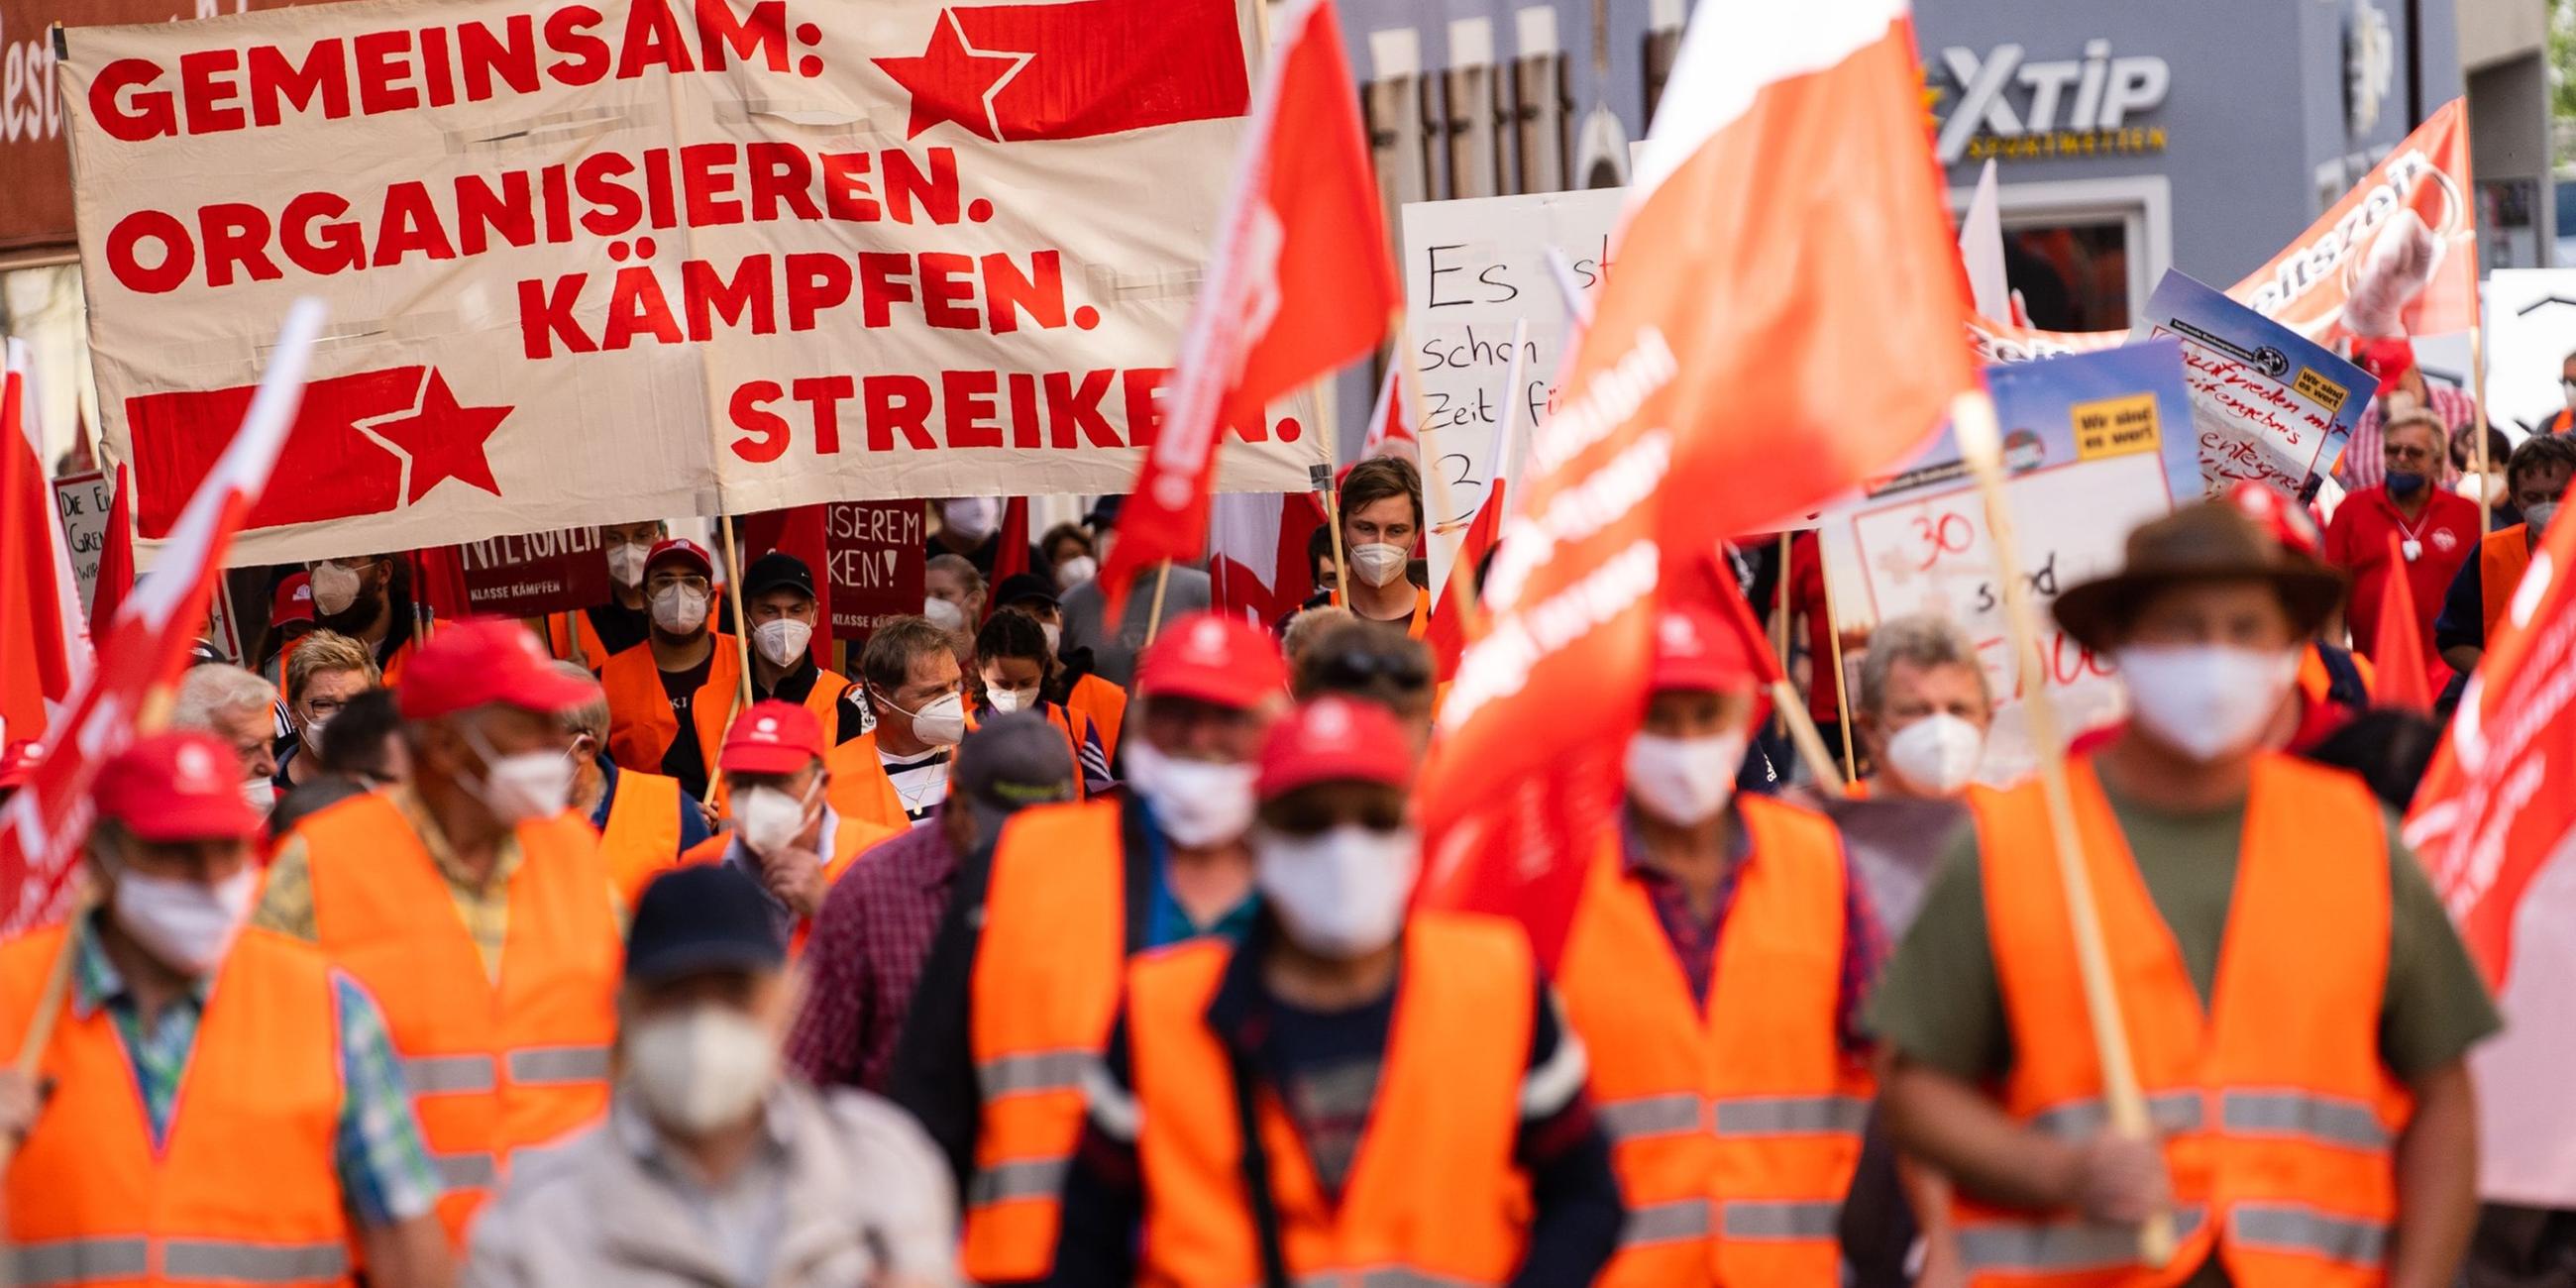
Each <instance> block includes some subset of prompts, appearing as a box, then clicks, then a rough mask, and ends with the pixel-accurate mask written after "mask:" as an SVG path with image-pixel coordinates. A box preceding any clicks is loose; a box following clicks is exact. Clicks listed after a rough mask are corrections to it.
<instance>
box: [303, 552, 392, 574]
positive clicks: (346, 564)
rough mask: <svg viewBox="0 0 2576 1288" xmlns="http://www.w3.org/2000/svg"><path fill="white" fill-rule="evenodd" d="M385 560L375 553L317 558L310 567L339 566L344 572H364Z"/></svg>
mask: <svg viewBox="0 0 2576 1288" xmlns="http://www.w3.org/2000/svg"><path fill="white" fill-rule="evenodd" d="M383 562H384V560H383V559H381V558H379V557H377V556H374V555H360V556H358V557H356V558H350V559H319V560H315V561H314V562H313V563H312V564H311V565H309V567H310V568H312V569H316V570H318V569H322V568H337V569H340V570H341V571H343V572H364V571H366V570H367V569H369V568H372V567H375V566H376V565H377V564H380V563H383Z"/></svg>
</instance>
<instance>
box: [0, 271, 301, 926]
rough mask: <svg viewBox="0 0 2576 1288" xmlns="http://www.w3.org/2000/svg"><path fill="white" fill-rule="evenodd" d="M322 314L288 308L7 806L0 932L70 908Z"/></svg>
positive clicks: (208, 595)
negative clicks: (105, 789) (86, 849)
mask: <svg viewBox="0 0 2576 1288" xmlns="http://www.w3.org/2000/svg"><path fill="white" fill-rule="evenodd" d="M322 317H323V308H322V305H321V304H320V303H319V302H317V301H313V300H309V299H308V300H300V301H298V302H297V303H296V305H295V307H294V309H293V310H292V311H291V312H289V313H288V314H287V318H286V325H285V327H284V329H283V331H282V332H281V334H280V335H279V336H278V341H277V347H276V348H275V350H273V351H272V353H271V354H270V357H269V365H268V373H267V375H266V376H265V377H263V378H262V379H261V381H260V388H259V394H258V396H257V397H255V398H253V399H252V400H251V401H250V404H249V407H248V409H247V411H246V413H245V414H244V416H243V419H242V424H241V430H240V432H239V433H237V434H235V435H233V439H232V445H231V446H229V447H227V448H225V449H224V454H223V456H222V457H221V458H220V459H218V460H217V461H216V462H215V463H214V467H213V468H212V469H211V470H209V471H208V472H207V473H206V477H205V481H204V482H203V483H202V484H200V485H199V486H198V488H197V494H196V495H195V496H194V497H193V498H191V499H190V500H189V502H188V505H187V508H186V509H185V510H183V511H181V512H180V515H179V518H178V522H177V523H176V524H175V525H173V526H172V528H171V529H170V536H169V539H168V540H167V541H166V542H164V543H163V544H162V546H161V551H160V555H159V557H158V558H157V559H155V560H154V562H153V565H152V576H151V577H149V578H147V579H145V580H144V581H143V582H142V583H141V584H140V585H138V586H136V587H135V588H134V593H132V594H131V595H128V596H127V597H126V599H125V602H124V603H123V604H122V605H121V606H120V607H119V608H118V610H117V615H116V618H115V620H114V621H112V622H111V623H109V625H108V629H107V634H106V636H105V639H104V642H103V644H102V646H101V648H100V650H99V657H98V665H97V667H96V668H95V669H93V670H92V671H91V672H90V674H89V677H88V679H87V680H86V681H85V682H84V683H82V684H81V685H80V686H79V688H78V690H77V691H76V692H75V693H74V694H73V695H72V699H71V702H70V703H69V704H68V706H67V708H66V713H65V718H64V723H63V728H64V729H65V731H66V732H65V733H64V734H63V735H62V736H60V737H56V738H52V739H48V740H47V742H46V752H45V760H44V763H43V764H41V765H38V766H37V767H36V772H35V774H34V776H33V777H32V778H30V779H29V780H28V782H27V785H26V786H25V787H24V788H23V789H21V790H20V791H19V792H18V794H17V795H15V796H12V797H10V798H9V802H8V804H7V805H5V806H0V935H11V934H16V933H18V932H19V931H22V930H26V929H28V928H30V927H33V926H39V925H43V924H45V923H46V922H48V921H52V920H54V919H56V918H58V917H60V916H62V915H63V909H64V905H65V903H66V902H67V900H68V899H69V896H70V889H71V881H70V877H71V874H72V869H73V866H74V859H75V858H76V857H77V856H78V854H79V852H80V845H81V841H82V839H83V838H84V837H85V836H86V835H87V833H88V831H89V822H90V800H89V789H90V782H91V780H92V779H93V778H95V777H96V776H97V772H98V767H99V765H101V764H102V763H104V762H105V761H106V760H107V759H108V758H109V757H111V756H114V755H115V754H116V753H117V752H119V751H122V750H123V749H124V748H125V747H126V746H127V745H128V744H130V743H131V742H133V741H134V737H135V735H136V733H137V732H139V731H140V730H141V729H142V728H145V727H150V726H157V725H158V724H159V723H160V721H161V718H162V714H163V712H164V711H165V710H166V707H167V704H168V702H169V696H170V690H171V688H172V687H173V686H174V685H176V683H177V682H178V678H179V673H180V672H181V671H182V670H184V669H186V667H187V664H188V652H189V646H190V645H192V644H194V643H195V642H196V639H197V632H198V630H199V628H201V627H202V626H204V625H205V621H206V610H207V607H208V605H209V604H210V603H211V602H212V601H213V598H214V594H215V586H216V584H217V583H219V582H221V581H222V580H223V572H224V554H225V551H226V550H227V549H228V548H229V547H230V546H231V544H232V538H233V534H234V533H235V532H237V531H239V530H240V528H241V526H242V521H243V519H244V518H245V517H246V516H247V515H249V513H250V511H251V508H252V507H253V506H255V505H257V504H258V503H259V498H260V493H261V491H262V490H263V489H265V488H266V487H267V486H268V480H269V475H270V473H271V472H272V471H273V470H274V469H275V468H276V465H277V457H278V449H279V448H280V447H281V446H283V445H284V444H285V442H286V435H287V429H288V426H289V425H290V424H292V423H293V421H294V420H295V407H296V403H297V401H298V399H299V398H301V397H302V394H303V388H304V371H305V365H306V360H307V359H308V358H310V357H311V355H312V352H313V339H314V337H315V335H317V334H318V333H319V332H320V331H321V328H322Z"/></svg>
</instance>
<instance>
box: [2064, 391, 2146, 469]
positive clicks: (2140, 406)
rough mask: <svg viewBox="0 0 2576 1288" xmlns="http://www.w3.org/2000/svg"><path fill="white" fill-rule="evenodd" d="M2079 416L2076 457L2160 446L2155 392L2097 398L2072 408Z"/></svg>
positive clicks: (2128, 452)
mask: <svg viewBox="0 0 2576 1288" xmlns="http://www.w3.org/2000/svg"><path fill="white" fill-rule="evenodd" d="M2069 410H2070V412H2071V414H2072V415H2073V417H2074V419H2075V456H2076V459H2078V460H2086V461H2091V460H2099V459H2101V458H2102V457H2105V456H2128V455H2131V454H2134V453H2137V452H2152V451H2155V450H2156V449H2157V445H2158V434H2157V426H2156V396H2155V395H2154V394H2151V393H2144V394H2122V395H2120V396H2119V397H2117V398H2096V399H2094V400H2093V401H2091V402H2080V403H2077V404H2075V405H2074V407H2072V408H2070V409H2069Z"/></svg>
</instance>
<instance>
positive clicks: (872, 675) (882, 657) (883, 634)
mask: <svg viewBox="0 0 2576 1288" xmlns="http://www.w3.org/2000/svg"><path fill="white" fill-rule="evenodd" d="M950 647H951V642H950V640H949V638H948V632H946V631H943V630H941V629H939V628H938V627H936V626H933V625H931V624H930V619H929V618H927V617H898V618H896V619H894V620H893V621H890V622H887V623H886V624H885V625H883V626H880V627H878V628H876V630H875V632H874V633H872V634H870V635H869V636H868V643H867V647H866V648H863V649H861V650H859V678H860V679H863V680H865V681H867V682H868V687H869V688H871V689H874V690H876V692H877V695H878V696H879V697H886V696H889V695H891V694H893V693H894V692H895V691H896V690H898V689H901V688H902V687H903V686H904V684H905V683H906V682H907V681H909V680H910V679H911V678H912V662H913V659H914V658H919V657H928V656H929V655H931V654H933V653H941V652H946V651H948V650H949V648H950Z"/></svg>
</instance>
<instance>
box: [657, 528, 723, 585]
mask: <svg viewBox="0 0 2576 1288" xmlns="http://www.w3.org/2000/svg"><path fill="white" fill-rule="evenodd" d="M665 559H685V560H688V561H689V562H690V563H693V564H696V565H697V566H698V571H699V572H701V573H704V574H706V575H707V576H709V577H713V576H715V575H716V561H715V558H714V557H713V556H711V555H709V554H708V553H707V548H706V547H705V546H702V545H699V544H698V543H697V542H694V541H691V540H689V539H688V538H687V537H664V538H662V539H661V540H659V541H656V542H654V543H653V549H652V550H651V551H650V552H649V553H647V554H646V555H645V556H644V571H646V572H651V571H653V565H655V564H658V563H660V562H662V561H663V560H665Z"/></svg>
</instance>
